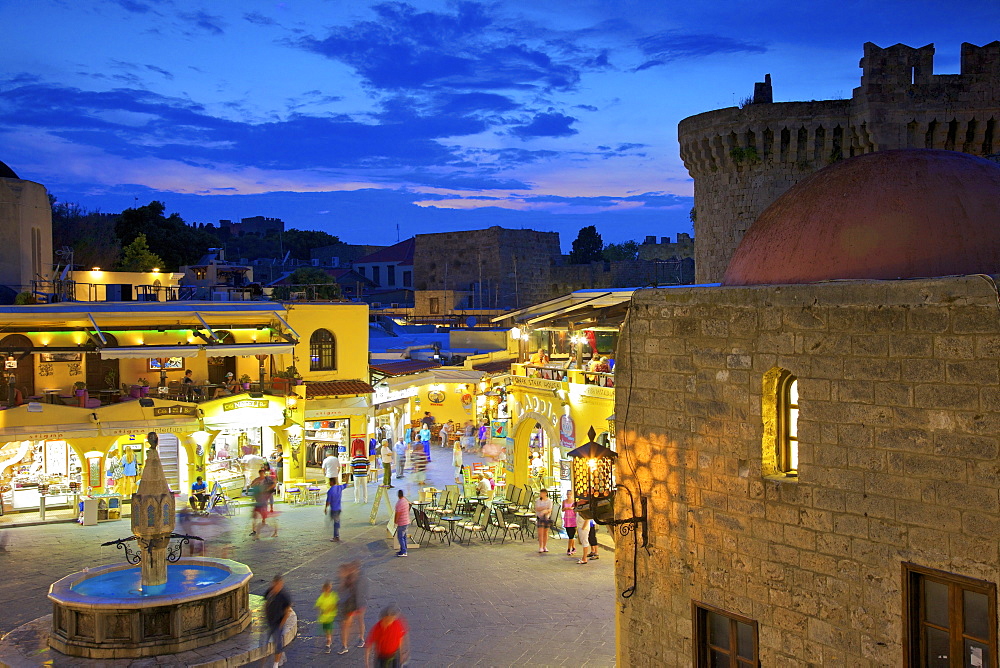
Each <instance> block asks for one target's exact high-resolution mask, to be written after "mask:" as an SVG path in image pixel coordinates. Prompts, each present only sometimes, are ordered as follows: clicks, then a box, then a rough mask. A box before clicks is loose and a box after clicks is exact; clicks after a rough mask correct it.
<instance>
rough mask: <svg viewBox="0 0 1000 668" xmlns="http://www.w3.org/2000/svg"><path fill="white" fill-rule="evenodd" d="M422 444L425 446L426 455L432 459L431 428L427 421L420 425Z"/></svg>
mask: <svg viewBox="0 0 1000 668" xmlns="http://www.w3.org/2000/svg"><path fill="white" fill-rule="evenodd" d="M420 445H421V446H423V448H424V456H425V457H426V458H427V461H428V462H430V461H431V428H430V426H429V425H427V424H426V423H425V424H424V425H423V426H422V427H420Z"/></svg>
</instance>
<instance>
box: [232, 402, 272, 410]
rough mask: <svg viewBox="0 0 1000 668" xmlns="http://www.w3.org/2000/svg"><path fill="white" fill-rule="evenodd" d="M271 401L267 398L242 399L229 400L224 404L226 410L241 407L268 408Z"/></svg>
mask: <svg viewBox="0 0 1000 668" xmlns="http://www.w3.org/2000/svg"><path fill="white" fill-rule="evenodd" d="M270 405H271V402H270V401H268V400H267V399H240V400H239V401H229V402H226V403H224V404H222V410H224V411H236V410H239V409H241V408H268V407H269V406H270Z"/></svg>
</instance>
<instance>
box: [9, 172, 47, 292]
mask: <svg viewBox="0 0 1000 668" xmlns="http://www.w3.org/2000/svg"><path fill="white" fill-rule="evenodd" d="M51 272H52V207H51V206H50V205H49V196H48V193H47V192H46V190H45V187H44V186H42V185H41V184H39V183H34V182H32V181H24V180H22V179H19V178H18V177H17V174H15V173H14V170H12V169H11V168H10V167H8V166H7V165H5V164H4V163H2V162H0V293H2V294H0V303H11V302H12V301H13V298H14V295H16V294H17V293H18V292H25V291H30V290H31V288H32V284H31V281H32V280H33V279H34V280H48V279H50V278H51Z"/></svg>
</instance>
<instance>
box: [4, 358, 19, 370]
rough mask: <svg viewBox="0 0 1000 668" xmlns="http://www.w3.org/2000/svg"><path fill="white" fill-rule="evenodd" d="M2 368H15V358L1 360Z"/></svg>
mask: <svg viewBox="0 0 1000 668" xmlns="http://www.w3.org/2000/svg"><path fill="white" fill-rule="evenodd" d="M3 368H5V369H16V368H17V360H4V361H3Z"/></svg>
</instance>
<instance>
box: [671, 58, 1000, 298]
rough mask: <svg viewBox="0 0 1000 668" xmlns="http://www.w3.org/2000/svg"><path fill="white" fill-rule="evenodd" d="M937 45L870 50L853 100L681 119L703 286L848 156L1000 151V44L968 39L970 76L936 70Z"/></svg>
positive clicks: (766, 99) (763, 95) (763, 100)
mask: <svg viewBox="0 0 1000 668" xmlns="http://www.w3.org/2000/svg"><path fill="white" fill-rule="evenodd" d="M933 57H934V47H933V45H928V46H924V47H921V48H916V49H915V48H912V47H908V46H905V45H902V44H897V45H895V46H891V47H888V48H885V49H882V48H879V47H878V46H876V45H874V44H872V43H870V42H869V43H866V44H865V46H864V58H863V59H862V60H861V67H862V70H863V74H862V78H861V86H859V87H858V88H855V89H854V93H853V97H852V98H851V99H850V100H825V101H819V102H782V103H770V99H771V97H772V96H771V90H770V81H769V80H768V81H765V82H764V83H762V84H757V85H756V86H755V95H754V101H753V103H751V104H748V105H746V106H744V107H743V108H742V109H738V108H735V107H730V108H727V109H719V110H716V111H710V112H706V113H703V114H698V115H696V116H691V117H689V118H686V119H684V120H683V121H681V123H680V125H679V126H678V138H679V141H680V145H681V158H682V159H683V161H684V164H685V166H686V167H687V169H688V172H689V173H690V174H691V176H692V177H693V178H694V197H695V212H696V213H695V216H696V220H695V235H696V238H697V239H698V245H697V247H696V261H697V282H698V283H708V282H716V281H718V280H720V279H721V278H722V274H723V273H724V272H725V269H726V267H727V266H728V264H729V258H730V257H731V256H732V254H733V251H735V250H736V246H737V245H738V244H739V242H740V239H742V238H743V233H744V232H745V231H746V230H747V228H748V227H749V226H750V224H751V223H753V221H754V220H756V219H757V217H758V216H759V215H760V214H761V212H763V210H764V209H765V208H767V206H768V205H770V204H771V202H773V201H774V200H775V199H777V198H778V196H780V195H781V194H782V193H784V192H785V191H786V190H788V189H789V188H790V187H791V186H793V185H794V184H796V183H798V182H799V181H800V180H802V179H803V178H804V177H806V176H808V175H809V174H811V173H813V172H815V171H816V170H818V169H821V168H822V167H825V166H826V165H828V164H830V163H832V162H835V161H837V160H840V159H842V158H845V157H851V156H855V155H861V154H863V153H870V152H873V151H884V150H888V149H898V148H938V149H948V150H955V151H963V152H966V153H971V154H973V155H978V156H989V155H992V154H994V153H996V152H998V151H1000V127H998V123H1000V42H992V43H990V44H987V45H986V46H983V47H977V46H975V45H972V44H963V45H962V63H961V72H962V73H961V74H958V75H934V74H932V69H933Z"/></svg>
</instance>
